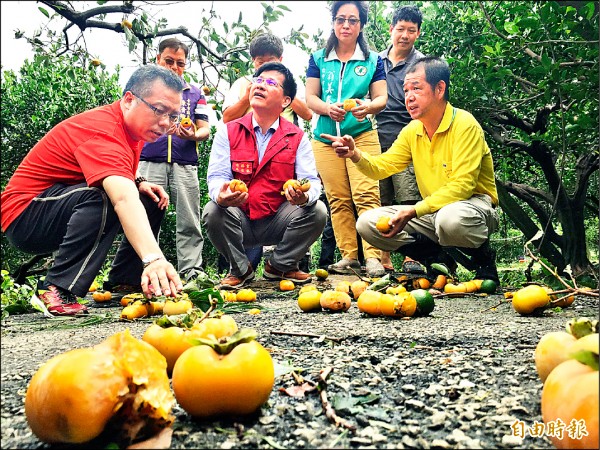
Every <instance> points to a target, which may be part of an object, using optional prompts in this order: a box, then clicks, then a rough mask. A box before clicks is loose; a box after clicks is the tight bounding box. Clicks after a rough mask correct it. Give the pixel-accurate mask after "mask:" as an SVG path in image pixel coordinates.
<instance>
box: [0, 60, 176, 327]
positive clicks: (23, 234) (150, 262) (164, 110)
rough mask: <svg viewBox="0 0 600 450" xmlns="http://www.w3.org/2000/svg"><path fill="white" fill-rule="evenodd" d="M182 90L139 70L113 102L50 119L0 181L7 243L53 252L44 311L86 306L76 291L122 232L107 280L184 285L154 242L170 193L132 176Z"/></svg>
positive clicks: (170, 291) (155, 289)
mask: <svg viewBox="0 0 600 450" xmlns="http://www.w3.org/2000/svg"><path fill="white" fill-rule="evenodd" d="M182 88H183V85H182V82H181V80H180V78H179V77H177V76H176V75H175V74H174V73H172V72H171V71H169V70H167V69H165V68H162V67H158V66H155V65H148V66H144V67H141V68H139V69H137V70H136V71H135V72H134V73H133V75H132V76H131V78H130V79H129V81H128V82H127V84H126V86H125V90H124V94H123V97H122V98H121V99H120V100H119V101H117V102H115V103H112V104H110V105H106V106H102V107H99V108H95V109H92V110H90V111H86V112H84V113H81V114H78V115H75V116H73V117H71V118H69V119H67V120H64V121H63V122H61V123H59V124H58V125H56V126H55V127H54V128H53V129H52V130H50V131H49V132H48V134H47V135H46V136H44V137H43V138H42V139H41V140H40V141H39V142H38V143H37V144H36V145H35V146H34V147H33V148H32V149H31V151H30V152H29V153H28V154H27V156H26V157H25V158H24V159H23V161H22V162H21V164H20V165H19V167H18V168H17V170H16V171H15V173H14V174H13V176H12V178H11V179H10V181H9V182H8V184H7V186H6V189H5V191H4V192H3V193H2V197H1V203H0V204H1V206H0V207H1V212H2V222H1V224H2V230H3V231H4V232H5V233H6V237H7V238H8V240H9V241H10V242H11V244H12V245H14V246H15V247H16V248H18V249H19V250H21V251H24V252H26V253H33V254H42V253H50V252H56V253H55V258H54V263H53V265H52V267H51V268H50V269H49V271H48V273H47V275H46V277H45V288H46V289H47V290H46V291H45V292H44V293H42V294H41V295H40V299H41V300H42V301H43V302H44V304H45V305H46V307H47V308H48V311H49V312H50V313H52V314H56V315H75V314H80V313H85V312H87V310H86V307H85V306H84V305H81V304H79V303H78V302H77V297H83V296H84V295H85V294H86V293H87V292H88V289H89V287H90V285H91V284H92V282H93V280H94V278H95V277H96V275H97V274H98V272H99V270H100V269H101V267H102V265H103V264H104V261H105V259H106V256H107V254H108V252H109V250H110V247H111V245H112V243H113V241H114V238H115V236H116V235H117V233H118V232H119V231H121V230H122V231H123V232H124V234H125V238H124V239H123V242H122V243H121V245H120V247H119V250H118V252H117V255H116V257H115V260H114V262H113V266H112V268H111V272H110V274H109V282H112V283H113V284H114V283H115V282H119V283H123V284H131V285H137V286H140V285H141V289H142V291H143V292H144V294H146V296H147V297H151V296H152V295H163V293H164V295H172V296H174V295H176V293H177V291H178V290H181V289H182V285H181V280H180V279H179V276H178V274H177V271H176V270H175V269H174V267H173V266H172V265H171V264H170V263H169V262H168V261H166V260H165V258H164V256H163V254H162V252H161V250H160V248H159V246H158V242H157V239H156V236H157V235H158V231H159V229H160V223H161V221H162V218H163V216H164V213H165V209H166V207H167V206H168V203H169V197H168V195H167V194H166V192H165V191H164V189H163V188H162V187H160V186H158V185H156V184H152V183H148V182H147V181H146V180H145V179H143V178H142V177H137V178H136V174H137V167H138V162H139V157H140V152H141V150H142V146H143V144H144V142H154V141H156V140H157V139H158V138H159V137H160V136H162V135H163V134H165V133H166V132H167V130H168V129H169V127H170V126H171V124H172V122H174V121H176V120H177V118H178V115H179V108H180V104H181V91H182ZM141 194H143V195H141Z"/></svg>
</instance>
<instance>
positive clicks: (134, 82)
mask: <svg viewBox="0 0 600 450" xmlns="http://www.w3.org/2000/svg"><path fill="white" fill-rule="evenodd" d="M156 80H160V81H162V83H163V84H164V85H165V86H166V87H167V89H171V90H173V91H175V92H181V91H183V81H182V80H181V78H179V76H177V74H175V73H174V72H173V71H172V70H169V69H165V68H164V67H161V66H157V65H156V64H148V65H146V66H142V67H140V68H139V69H136V71H135V72H133V74H132V75H131V77H130V78H129V80H128V81H127V84H126V85H125V89H124V90H123V95H125V93H126V92H127V91H130V92H133V93H135V94H136V95H139V96H140V97H147V96H150V95H152V88H153V85H154V82H155V81H156Z"/></svg>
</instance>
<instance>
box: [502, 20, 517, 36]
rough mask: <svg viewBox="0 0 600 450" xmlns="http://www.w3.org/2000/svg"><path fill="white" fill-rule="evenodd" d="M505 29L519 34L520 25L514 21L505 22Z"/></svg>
mask: <svg viewBox="0 0 600 450" xmlns="http://www.w3.org/2000/svg"><path fill="white" fill-rule="evenodd" d="M504 30H505V31H506V32H507V33H510V34H517V33H518V32H519V27H518V26H517V25H516V24H515V23H514V22H504Z"/></svg>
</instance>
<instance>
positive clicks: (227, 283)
mask: <svg viewBox="0 0 600 450" xmlns="http://www.w3.org/2000/svg"><path fill="white" fill-rule="evenodd" d="M252 280H254V269H253V268H252V265H250V264H248V270H247V271H246V273H245V274H244V275H242V276H237V275H233V274H231V273H229V274H228V275H227V276H226V277H225V278H223V279H222V280H221V283H220V285H219V286H220V288H221V289H237V288H240V287H242V286H243V285H244V284H246V283H249V282H251V281H252Z"/></svg>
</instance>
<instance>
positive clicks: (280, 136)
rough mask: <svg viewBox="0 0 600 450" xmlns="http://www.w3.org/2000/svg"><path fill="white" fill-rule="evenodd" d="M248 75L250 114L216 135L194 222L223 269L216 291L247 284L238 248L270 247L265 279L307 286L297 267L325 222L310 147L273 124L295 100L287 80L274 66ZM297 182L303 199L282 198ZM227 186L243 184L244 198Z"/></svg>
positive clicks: (249, 276)
mask: <svg viewBox="0 0 600 450" xmlns="http://www.w3.org/2000/svg"><path fill="white" fill-rule="evenodd" d="M255 75H256V76H255V77H254V78H253V82H252V88H251V89H250V106H251V107H252V112H250V113H248V114H246V115H245V116H243V117H242V118H240V119H237V120H234V121H231V122H229V123H227V124H225V125H224V126H223V127H221V128H220V129H219V130H218V131H217V133H216V135H215V138H214V141H213V147H212V149H211V153H210V160H209V164H208V171H207V180H208V189H209V196H210V198H211V201H210V202H208V203H207V204H206V206H205V207H204V211H203V213H202V220H203V221H204V227H205V229H206V231H207V235H208V237H209V239H210V240H211V242H212V243H213V245H214V247H215V248H216V249H217V251H218V252H219V253H221V254H223V255H225V257H226V258H227V260H228V261H229V262H230V273H229V275H228V276H227V277H225V278H224V279H222V280H221V287H222V288H236V287H240V286H242V285H244V284H245V283H247V282H249V281H252V280H253V279H254V268H253V267H252V264H251V263H250V262H249V260H248V257H247V255H246V252H245V248H251V247H256V246H259V245H260V246H263V245H275V244H276V245H277V247H276V248H275V250H274V251H273V254H272V255H271V257H270V259H269V260H268V261H266V262H265V267H264V277H265V279H268V280H281V279H288V280H292V281H294V282H296V283H306V282H308V281H310V279H311V277H310V275H309V274H308V273H305V272H303V271H301V270H299V269H298V263H299V261H300V259H301V258H302V257H303V256H304V254H305V253H306V251H307V250H308V249H309V248H310V246H311V245H312V244H313V243H314V242H315V241H316V240H317V239H318V237H319V235H320V234H321V232H322V231H323V228H324V227H325V221H326V218H327V209H326V207H325V205H324V204H323V203H322V202H320V201H319V200H318V198H319V194H320V191H321V182H320V180H319V177H318V175H317V171H316V168H315V161H314V157H313V154H312V150H311V146H310V142H309V141H308V139H307V137H306V135H305V134H304V132H303V131H302V130H301V129H300V128H298V127H297V126H296V125H294V124H292V123H291V122H289V121H287V120H286V119H284V118H283V117H280V114H281V111H283V109H284V108H285V107H287V106H288V105H289V104H290V103H291V101H292V99H293V98H294V95H295V94H296V82H295V81H294V78H293V76H292V74H291V72H290V71H289V70H288V69H287V68H286V67H285V66H284V65H283V64H281V63H266V64H263V65H262V66H261V67H260V68H259V69H258V70H257V71H256V74H255ZM303 178H306V179H308V180H309V181H310V184H311V186H310V189H309V190H308V191H307V192H303V191H302V190H301V189H295V188H293V187H292V186H289V187H288V188H287V190H285V191H282V189H283V185H284V183H285V182H286V181H287V180H289V179H303ZM233 179H237V180H241V181H243V182H244V183H245V184H246V186H247V192H239V191H232V190H231V189H230V182H231V181H232V180H233ZM282 192H283V195H282Z"/></svg>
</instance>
